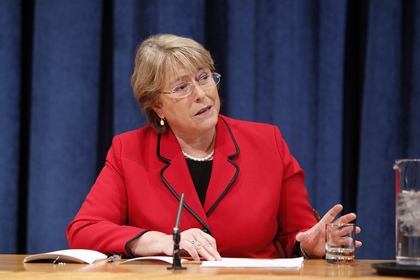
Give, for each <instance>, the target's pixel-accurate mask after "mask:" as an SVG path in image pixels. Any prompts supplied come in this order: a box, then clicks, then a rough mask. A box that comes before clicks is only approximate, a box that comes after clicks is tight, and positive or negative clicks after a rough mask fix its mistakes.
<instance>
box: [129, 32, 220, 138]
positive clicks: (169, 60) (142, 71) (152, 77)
mask: <svg viewBox="0 0 420 280" xmlns="http://www.w3.org/2000/svg"><path fill="white" fill-rule="evenodd" d="M179 68H185V69H187V70H191V72H192V73H194V72H193V71H196V70H197V69H200V68H203V69H205V68H208V69H210V71H211V72H214V71H215V69H214V62H213V59H212V57H211V55H210V52H209V51H207V50H206V49H205V48H204V47H203V46H202V45H201V44H199V43H198V42H196V41H194V40H192V39H190V38H186V37H180V36H176V35H172V34H160V35H154V36H150V37H149V38H147V39H146V40H144V41H143V43H141V45H140V46H139V48H138V50H137V53H136V58H135V62H134V72H133V75H132V76H131V86H132V88H133V91H134V96H135V98H136V99H137V101H138V103H139V104H140V108H141V109H142V111H143V112H145V113H146V116H147V120H148V122H149V125H150V126H151V127H152V128H153V129H154V130H155V131H157V132H158V133H159V132H164V131H166V130H167V129H168V126H167V124H165V125H164V126H161V125H160V118H159V116H158V115H157V114H156V113H155V111H154V110H153V108H152V106H153V105H155V103H156V102H157V101H158V99H159V94H160V90H161V89H162V87H163V86H165V85H166V83H167V82H168V81H167V79H168V77H171V76H172V75H174V74H176V72H177V69H179Z"/></svg>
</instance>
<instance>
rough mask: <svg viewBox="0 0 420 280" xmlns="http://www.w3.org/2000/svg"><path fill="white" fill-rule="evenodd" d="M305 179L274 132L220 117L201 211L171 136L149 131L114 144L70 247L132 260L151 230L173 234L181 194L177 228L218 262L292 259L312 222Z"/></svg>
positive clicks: (71, 232) (72, 227)
mask: <svg viewBox="0 0 420 280" xmlns="http://www.w3.org/2000/svg"><path fill="white" fill-rule="evenodd" d="M303 181H304V173H303V171H302V169H301V168H300V167H299V164H298V163H297V161H296V160H295V158H293V157H292V155H291V154H290V151H289V149H288V147H287V145H286V143H285V141H284V140H283V138H282V136H281V134H280V131H279V129H278V128H277V127H276V126H273V125H268V124H261V123H252V122H245V121H240V120H234V119H230V118H227V117H225V116H220V117H219V121H218V124H217V134H216V142H215V149H214V159H213V169H212V174H211V178H210V182H209V187H208V190H207V196H206V201H205V205H204V207H202V205H201V203H200V200H199V198H198V195H197V193H196V191H195V188H194V184H193V181H192V179H191V176H190V174H189V170H188V166H187V164H186V160H185V158H184V156H183V154H182V152H181V148H180V146H179V144H178V142H177V140H176V138H175V136H174V134H173V133H172V132H169V133H165V134H162V135H158V134H157V133H156V132H154V131H153V130H152V129H150V127H149V126H145V127H143V128H141V129H138V130H135V131H130V132H127V133H123V134H121V135H118V136H116V137H115V138H114V139H113V142H112V146H111V148H110V150H109V152H108V155H107V158H106V163H105V166H104V168H103V169H102V171H101V173H100V174H99V176H98V178H97V180H96V182H95V184H94V185H93V187H92V189H91V191H90V193H89V194H88V196H87V197H86V201H85V202H84V203H83V205H82V207H81V209H80V211H79V212H78V214H77V215H76V217H75V218H74V220H73V221H72V222H71V223H70V224H69V226H68V228H67V238H68V241H69V245H70V248H88V249H93V250H98V251H101V252H103V253H114V252H116V253H124V254H126V255H131V252H129V251H128V249H127V244H128V243H129V242H130V241H131V240H133V239H134V238H136V237H138V236H140V235H141V234H143V233H145V232H146V231H148V230H154V231H161V232H164V233H166V234H172V231H173V227H174V225H175V220H176V215H177V211H178V206H179V199H180V196H181V194H182V193H184V194H185V198H184V208H183V211H182V216H181V220H180V230H181V231H183V230H186V229H189V228H201V229H202V230H204V231H205V232H207V233H209V234H211V235H212V236H213V237H214V238H215V239H216V242H217V248H218V251H219V252H220V254H221V256H222V257H255V258H278V257H281V254H280V252H279V251H278V249H277V247H276V240H277V241H279V242H280V243H281V246H282V248H283V250H284V251H285V252H286V256H291V252H292V247H293V245H294V243H295V236H296V234H297V233H298V232H299V231H304V230H307V229H309V228H310V227H312V226H313V225H314V224H316V222H317V221H316V219H315V218H314V216H313V210H312V207H311V206H310V205H309V203H308V193H307V190H306V188H305V186H304V183H303Z"/></svg>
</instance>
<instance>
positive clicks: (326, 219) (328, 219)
mask: <svg viewBox="0 0 420 280" xmlns="http://www.w3.org/2000/svg"><path fill="white" fill-rule="evenodd" d="M341 210H343V206H342V205H341V204H336V205H334V206H333V207H332V208H331V209H330V210H328V212H327V214H325V215H324V216H323V217H322V219H321V220H320V222H322V223H324V224H329V223H332V221H334V219H335V216H337V214H338V213H340V212H341Z"/></svg>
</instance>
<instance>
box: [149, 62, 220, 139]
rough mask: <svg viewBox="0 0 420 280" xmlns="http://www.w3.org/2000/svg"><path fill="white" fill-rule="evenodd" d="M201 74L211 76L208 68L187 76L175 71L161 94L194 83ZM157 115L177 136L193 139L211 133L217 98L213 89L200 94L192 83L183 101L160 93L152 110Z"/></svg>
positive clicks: (218, 109) (183, 72) (197, 87)
mask: <svg viewBox="0 0 420 280" xmlns="http://www.w3.org/2000/svg"><path fill="white" fill-rule="evenodd" d="M205 75H211V71H210V70H209V69H199V70H197V71H196V72H195V73H191V72H190V71H187V70H186V69H181V70H179V71H177V74H176V75H175V76H170V77H169V78H168V79H167V81H168V82H167V83H166V85H164V86H163V87H162V88H161V92H172V90H173V89H174V88H175V87H178V86H182V84H184V83H186V82H191V83H196V82H197V81H198V80H200V78H202V77H203V76H205ZM153 109H154V110H155V112H156V113H157V115H158V116H159V117H160V118H161V119H165V121H166V122H167V123H168V124H169V126H170V127H171V130H172V131H173V132H174V134H175V135H176V136H178V137H182V138H191V137H192V138H193V137H196V136H200V135H202V134H204V133H206V132H209V131H210V130H212V129H213V128H214V127H215V126H216V124H217V119H218V114H219V111H220V99H219V94H218V91H217V86H214V87H211V88H210V89H207V90H205V91H203V90H202V89H201V87H200V86H199V85H198V84H196V85H195V86H194V87H193V90H192V93H191V94H190V95H188V96H187V97H184V98H174V97H173V96H172V94H160V96H159V101H158V102H157V104H156V105H155V106H154V107H153Z"/></svg>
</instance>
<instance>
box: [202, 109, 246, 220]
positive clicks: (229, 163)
mask: <svg viewBox="0 0 420 280" xmlns="http://www.w3.org/2000/svg"><path fill="white" fill-rule="evenodd" d="M216 131H217V132H216V133H217V134H216V143H215V147H216V148H215V150H214V157H213V168H212V174H211V177H210V183H209V187H208V189H207V195H206V201H205V204H204V210H205V211H206V216H207V217H208V216H209V215H210V214H211V212H212V211H213V210H214V209H215V208H216V207H217V204H218V203H219V202H220V200H222V199H223V197H224V196H225V195H226V193H227V192H228V191H229V189H230V188H231V186H232V184H233V182H234V181H235V179H236V177H237V176H238V174H239V166H238V165H237V164H236V163H235V162H234V161H233V160H232V159H233V158H234V157H235V156H237V155H238V154H239V147H238V145H237V143H236V141H235V138H234V137H233V134H232V131H231V130H230V127H229V125H228V124H227V122H226V121H225V120H224V118H223V117H219V122H218V124H217V130H216Z"/></svg>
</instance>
